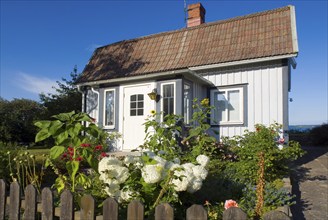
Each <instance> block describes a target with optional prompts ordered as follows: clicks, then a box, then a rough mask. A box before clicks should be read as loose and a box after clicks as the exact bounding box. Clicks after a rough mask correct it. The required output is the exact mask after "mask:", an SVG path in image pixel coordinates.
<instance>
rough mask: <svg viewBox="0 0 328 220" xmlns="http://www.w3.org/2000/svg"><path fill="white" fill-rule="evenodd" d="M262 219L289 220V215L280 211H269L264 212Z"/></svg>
mask: <svg viewBox="0 0 328 220" xmlns="http://www.w3.org/2000/svg"><path fill="white" fill-rule="evenodd" d="M263 219H264V220H290V217H289V216H288V215H286V214H285V213H283V212H281V211H276V210H274V211H270V212H267V213H265V214H264V216H263Z"/></svg>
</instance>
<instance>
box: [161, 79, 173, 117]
mask: <svg viewBox="0 0 328 220" xmlns="http://www.w3.org/2000/svg"><path fill="white" fill-rule="evenodd" d="M162 108H163V112H164V116H165V115H167V114H173V113H174V85H173V84H169V85H163V107H162Z"/></svg>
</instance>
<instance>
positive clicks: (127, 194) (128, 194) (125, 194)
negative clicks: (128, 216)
mask: <svg viewBox="0 0 328 220" xmlns="http://www.w3.org/2000/svg"><path fill="white" fill-rule="evenodd" d="M134 194H135V192H133V191H132V190H130V189H123V190H121V191H120V195H119V199H118V202H119V203H122V202H123V201H124V202H130V201H131V200H132V199H133V196H134Z"/></svg>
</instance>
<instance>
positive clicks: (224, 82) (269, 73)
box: [202, 62, 289, 137]
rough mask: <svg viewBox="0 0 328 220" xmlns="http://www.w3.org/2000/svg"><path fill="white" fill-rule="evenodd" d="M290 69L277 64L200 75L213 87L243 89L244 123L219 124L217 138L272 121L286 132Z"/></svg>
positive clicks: (239, 132) (235, 68)
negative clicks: (238, 87) (239, 87)
mask: <svg viewBox="0 0 328 220" xmlns="http://www.w3.org/2000/svg"><path fill="white" fill-rule="evenodd" d="M288 74H289V66H286V65H282V64H281V63H280V64H279V63H278V62H272V63H269V64H268V63H263V64H257V65H248V66H243V67H238V68H237V67H232V68H226V69H224V70H217V71H214V70H212V71H211V72H207V73H206V72H203V73H202V75H203V77H204V78H205V79H207V80H209V81H211V82H212V83H213V84H214V85H215V86H216V87H218V88H220V87H223V88H229V86H244V88H245V89H244V112H245V115H244V124H242V125H221V126H220V128H219V130H220V136H221V137H222V136H230V137H232V136H235V135H242V134H243V132H244V131H245V130H246V129H248V130H251V131H252V130H254V126H255V125H256V124H264V125H270V124H273V123H275V122H277V123H279V124H282V125H283V128H284V130H287V129H288V100H289V99H288V89H289V86H288V85H289V77H288Z"/></svg>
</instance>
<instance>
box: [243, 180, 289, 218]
mask: <svg viewBox="0 0 328 220" xmlns="http://www.w3.org/2000/svg"><path fill="white" fill-rule="evenodd" d="M293 198H294V196H291V195H290V194H289V193H288V192H287V190H285V189H284V188H281V187H280V186H279V185H277V181H274V182H267V183H266V184H265V189H264V207H263V209H264V210H263V211H264V213H266V212H269V211H271V210H275V209H277V208H278V207H281V206H284V205H293V204H294V202H293V201H292V200H293ZM255 204H256V186H254V185H246V187H245V188H244V189H243V197H242V198H241V200H240V203H239V205H240V207H241V208H242V209H243V210H245V211H246V212H247V215H248V216H249V217H251V218H252V217H254V216H255V209H254V207H255Z"/></svg>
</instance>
